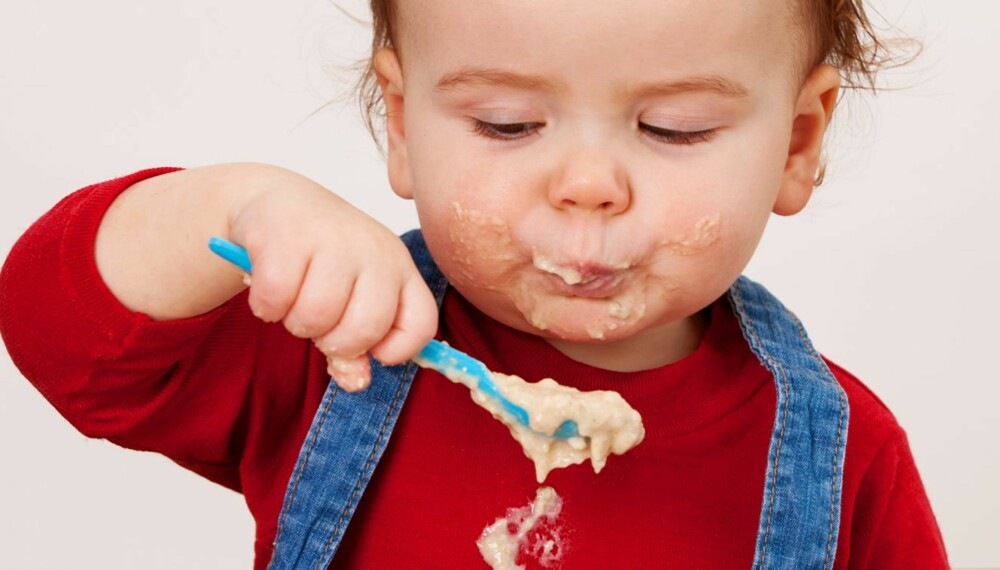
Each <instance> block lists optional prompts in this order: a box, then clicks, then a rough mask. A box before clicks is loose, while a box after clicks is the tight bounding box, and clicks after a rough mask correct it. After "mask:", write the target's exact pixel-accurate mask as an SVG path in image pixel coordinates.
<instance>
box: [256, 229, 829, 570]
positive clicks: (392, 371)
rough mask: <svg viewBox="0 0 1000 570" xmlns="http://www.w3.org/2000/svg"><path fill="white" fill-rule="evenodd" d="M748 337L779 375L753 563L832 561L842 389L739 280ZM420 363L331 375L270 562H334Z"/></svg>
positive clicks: (777, 308)
mask: <svg viewBox="0 0 1000 570" xmlns="http://www.w3.org/2000/svg"><path fill="white" fill-rule="evenodd" d="M403 241H404V242H405V243H406V245H407V247H408V248H409V249H410V253H411V254H412V255H413V259H414V261H415V262H416V265H417V268H418V269H419V270H420V272H421V274H422V275H423V277H424V280H425V281H427V284H428V286H429V287H430V289H431V291H432V292H433V293H434V296H435V298H436V299H437V302H438V306H439V307H440V305H441V301H442V300H443V298H444V293H445V289H446V288H447V281H446V280H445V278H444V276H443V275H442V274H441V272H440V271H439V270H438V269H437V267H436V266H435V264H434V261H433V260H432V259H431V256H430V252H429V251H428V250H427V246H426V244H425V243H424V239H423V236H422V235H421V234H420V232H419V231H418V230H414V231H411V232H409V233H407V234H405V235H404V236H403ZM728 296H729V301H730V303H731V304H732V307H733V310H734V311H735V313H736V315H737V317H738V319H739V322H740V326H741V328H742V330H743V336H744V337H745V338H746V340H747V342H748V343H749V344H750V348H751V350H752V351H753V353H754V354H755V355H756V356H757V358H758V359H760V361H761V363H763V365H764V366H765V367H766V368H767V369H768V370H769V371H770V372H771V374H772V375H773V376H774V382H775V386H776V388H777V411H776V415H775V420H774V428H773V430H772V433H771V444H770V450H769V451H768V457H767V475H766V478H765V481H764V494H763V496H764V500H763V504H762V506H761V512H760V523H759V526H758V531H757V543H756V550H755V554H754V561H753V568H755V569H770V568H791V569H796V570H802V569H812V568H824V569H826V568H832V567H833V558H834V554H835V553H836V552H837V533H838V530H839V527H840V524H839V523H840V489H841V481H842V479H843V465H844V452H845V450H846V447H847V417H848V406H847V396H846V394H845V393H844V391H843V389H842V388H841V387H840V385H839V384H838V383H837V380H836V379H835V378H834V376H833V374H832V373H831V372H830V370H829V369H828V368H827V366H826V364H825V363H824V362H823V360H822V359H821V358H820V357H819V355H818V354H817V352H816V350H815V349H814V348H813V346H812V343H810V342H809V339H808V338H807V337H806V333H805V330H803V328H802V324H801V323H800V322H799V321H798V319H796V318H795V316H794V315H792V314H791V313H790V312H789V311H788V310H787V309H785V307H784V306H783V305H782V304H781V303H780V302H778V300H777V299H775V298H774V297H773V296H771V294H770V293H768V292H767V291H766V290H765V289H764V288H763V287H761V286H760V285H758V284H756V283H754V282H752V281H750V280H749V279H747V278H745V277H741V278H739V280H737V281H736V283H735V284H734V285H733V286H732V288H730V290H729V292H728ZM416 372H417V366H416V364H413V363H412V362H407V363H406V364H400V365H398V366H389V367H386V366H381V365H380V364H379V363H378V362H377V361H375V360H372V382H371V386H370V387H369V388H368V389H367V390H364V391H363V392H359V393H355V394H348V393H346V392H343V391H341V390H340V389H339V388H338V387H337V385H336V384H335V383H333V382H331V383H330V387H329V389H328V390H327V392H326V394H325V395H324V397H323V400H322V402H321V403H320V406H319V410H318V411H317V412H316V416H315V418H314V419H313V423H312V426H311V427H310V428H309V433H308V435H307V436H306V439H305V441H304V442H303V444H302V450H301V452H300V453H299V457H298V460H297V461H296V464H295V470H294V471H293V472H292V477H291V479H290V480H289V482H288V489H287V490H286V492H285V499H284V504H283V506H282V509H281V515H280V516H279V519H278V530H277V535H276V537H275V543H274V556H273V558H272V560H271V563H270V565H269V566H268V568H269V569H271V570H284V569H288V568H296V569H300V568H309V569H314V570H325V569H326V567H327V566H328V565H329V564H330V561H331V560H332V558H333V555H334V553H335V552H336V551H337V546H338V544H339V543H340V540H341V538H343V536H344V530H345V528H346V527H347V523H348V521H350V519H351V515H353V514H354V510H355V509H356V508H357V506H358V501H359V500H360V499H361V494H362V493H363V492H364V490H365V486H366V485H367V484H368V481H369V480H370V479H371V476H372V472H373V471H374V469H375V466H376V465H377V464H378V461H379V458H380V457H381V455H382V452H383V451H384V450H385V447H386V443H387V441H388V439H389V435H390V434H391V433H392V428H393V426H394V425H395V423H396V418H397V417H398V416H399V412H400V408H401V407H402V405H403V401H404V400H405V399H406V394H407V392H408V391H409V388H410V384H411V383H412V381H413V377H414V376H415V374H416Z"/></svg>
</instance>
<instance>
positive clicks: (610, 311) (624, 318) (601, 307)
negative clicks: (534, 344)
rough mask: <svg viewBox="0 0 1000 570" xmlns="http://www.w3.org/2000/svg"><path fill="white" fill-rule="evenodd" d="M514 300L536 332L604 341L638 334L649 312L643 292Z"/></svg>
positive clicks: (582, 339) (593, 341) (572, 340)
mask: <svg viewBox="0 0 1000 570" xmlns="http://www.w3.org/2000/svg"><path fill="white" fill-rule="evenodd" d="M513 304H514V306H515V308H516V309H517V312H518V313H519V316H520V318H521V320H522V323H521V325H522V326H521V327H519V328H523V327H524V325H527V326H528V327H530V330H528V331H527V332H531V333H533V334H537V335H540V336H545V337H548V338H554V339H560V340H565V341H569V342H581V343H602V342H607V341H611V340H617V339H622V338H626V337H628V336H631V335H633V334H635V332H636V331H637V330H638V328H639V326H640V323H641V321H642V320H643V318H644V317H645V316H646V300H645V299H644V298H642V297H641V296H616V297H608V298H600V299H591V298H583V297H564V296H557V295H542V296H534V297H528V298H524V297H522V298H515V299H513Z"/></svg>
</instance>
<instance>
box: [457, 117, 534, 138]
mask: <svg viewBox="0 0 1000 570" xmlns="http://www.w3.org/2000/svg"><path fill="white" fill-rule="evenodd" d="M544 126H545V123H487V122H486V121H481V120H479V119H472V131H473V132H474V133H476V134H477V135H482V136H484V137H486V138H488V139H497V140H502V141H511V140H517V139H522V138H524V137H527V136H531V135H533V134H536V133H537V132H538V129H540V128H542V127H544Z"/></svg>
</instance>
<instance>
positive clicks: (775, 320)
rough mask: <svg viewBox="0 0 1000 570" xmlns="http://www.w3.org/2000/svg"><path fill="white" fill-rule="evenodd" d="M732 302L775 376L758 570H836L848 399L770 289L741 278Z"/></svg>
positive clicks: (753, 346)
mask: <svg viewBox="0 0 1000 570" xmlns="http://www.w3.org/2000/svg"><path fill="white" fill-rule="evenodd" d="M729 300H730V302H731V304H732V306H733V309H734V311H735V312H736V316H737V318H738V319H739V322H740V326H741V327H742V329H743V335H744V337H746V340H747V342H748V343H749V344H750V348H751V350H753V352H754V354H755V355H756V356H757V358H759V359H760V361H761V363H763V365H764V366H765V367H766V368H767V369H768V370H769V371H770V372H771V374H772V375H774V383H775V386H776V388H777V395H778V397H777V413H776V415H775V419H774V429H773V430H772V432H771V446H770V450H769V451H768V454H767V475H766V478H765V480H764V501H763V505H762V506H761V512H760V524H759V526H758V531H757V546H756V551H755V554H754V563H753V567H754V569H755V570H756V569H772V568H775V569H777V568H789V569H796V570H801V569H813V568H822V569H827V568H832V567H833V559H834V555H835V554H836V552H837V534H838V531H839V529H840V492H841V483H842V481H843V466H844V452H845V451H846V449H847V418H848V405H847V395H846V394H845V393H844V390H843V388H841V386H840V384H839V383H838V382H837V379H836V378H835V377H834V376H833V373H832V372H830V369H829V368H828V367H827V365H826V363H825V362H823V359H822V358H820V356H819V354H818V353H817V352H816V350H815V349H814V348H813V346H812V343H811V342H810V341H809V338H808V337H807V336H806V333H805V330H804V329H803V328H802V323H800V322H799V320H798V319H797V318H796V317H795V315H793V314H792V313H791V312H789V311H788V309H786V308H785V307H784V306H783V305H782V304H781V303H780V302H779V301H778V300H777V299H775V298H774V297H773V296H772V295H771V294H770V293H768V291H767V290H766V289H764V288H763V287H762V286H760V285H758V284H757V283H754V282H753V281H750V280H749V279H747V278H745V277H741V278H740V279H739V280H738V281H737V282H736V284H735V285H733V287H732V288H731V289H730V290H729Z"/></svg>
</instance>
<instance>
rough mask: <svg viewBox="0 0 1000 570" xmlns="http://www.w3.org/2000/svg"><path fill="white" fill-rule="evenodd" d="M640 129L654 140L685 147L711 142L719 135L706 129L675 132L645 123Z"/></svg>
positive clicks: (713, 130)
mask: <svg viewBox="0 0 1000 570" xmlns="http://www.w3.org/2000/svg"><path fill="white" fill-rule="evenodd" d="M639 129H640V130H642V132H644V133H646V135H647V136H649V137H651V138H653V139H654V140H658V141H661V142H665V143H670V144H676V145H685V146H690V145H694V144H698V143H704V142H709V141H711V140H712V139H714V138H715V135H717V134H718V130H717V129H706V130H704V131H675V130H673V129H663V128H660V127H654V126H651V125H647V124H645V123H639Z"/></svg>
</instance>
